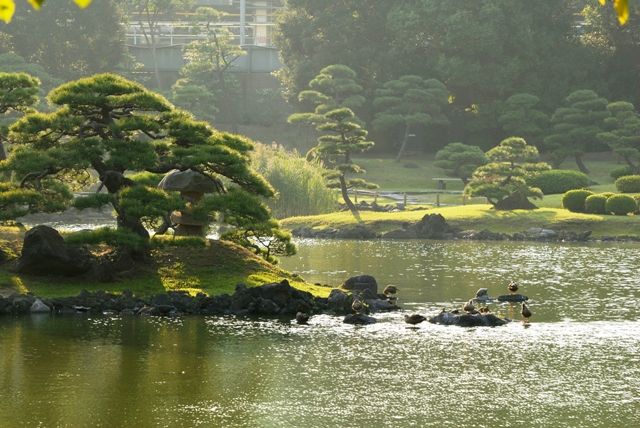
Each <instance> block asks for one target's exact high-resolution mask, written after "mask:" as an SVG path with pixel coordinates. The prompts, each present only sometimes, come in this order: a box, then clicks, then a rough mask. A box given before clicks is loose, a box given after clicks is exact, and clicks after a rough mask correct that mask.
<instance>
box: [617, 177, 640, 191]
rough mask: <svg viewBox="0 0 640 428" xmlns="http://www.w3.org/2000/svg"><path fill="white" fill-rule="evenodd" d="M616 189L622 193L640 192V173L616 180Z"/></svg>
mask: <svg viewBox="0 0 640 428" xmlns="http://www.w3.org/2000/svg"><path fill="white" fill-rule="evenodd" d="M616 189H618V192H620V193H638V192H640V175H625V176H624V177H620V178H618V179H617V180H616Z"/></svg>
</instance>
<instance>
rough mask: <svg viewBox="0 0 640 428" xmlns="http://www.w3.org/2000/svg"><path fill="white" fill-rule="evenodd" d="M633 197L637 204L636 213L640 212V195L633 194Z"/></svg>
mask: <svg viewBox="0 0 640 428" xmlns="http://www.w3.org/2000/svg"><path fill="white" fill-rule="evenodd" d="M633 199H635V201H636V204H638V208H637V209H636V214H640V195H633Z"/></svg>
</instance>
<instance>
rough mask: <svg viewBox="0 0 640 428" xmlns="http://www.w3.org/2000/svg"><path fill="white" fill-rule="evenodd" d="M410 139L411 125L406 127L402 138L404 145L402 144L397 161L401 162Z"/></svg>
mask: <svg viewBox="0 0 640 428" xmlns="http://www.w3.org/2000/svg"><path fill="white" fill-rule="evenodd" d="M408 141H409V125H406V126H405V127H404V138H402V146H400V152H399V153H398V157H396V163H400V159H402V156H403V155H404V151H405V149H406V148H407V142H408Z"/></svg>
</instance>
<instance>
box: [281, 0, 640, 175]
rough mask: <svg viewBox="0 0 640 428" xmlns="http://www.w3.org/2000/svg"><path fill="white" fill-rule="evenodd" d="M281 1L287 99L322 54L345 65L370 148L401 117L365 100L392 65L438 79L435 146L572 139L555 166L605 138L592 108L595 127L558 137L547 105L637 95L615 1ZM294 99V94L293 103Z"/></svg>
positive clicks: (555, 144)
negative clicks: (357, 90)
mask: <svg viewBox="0 0 640 428" xmlns="http://www.w3.org/2000/svg"><path fill="white" fill-rule="evenodd" d="M285 4H286V7H285V8H284V10H283V11H282V13H280V14H279V16H278V19H277V25H276V34H275V36H274V41H275V44H276V45H277V46H278V48H279V50H280V57H281V59H282V61H283V63H284V68H283V69H281V70H280V71H279V72H278V77H279V78H280V81H281V82H282V84H283V86H284V93H285V96H286V97H287V98H288V99H289V101H291V102H294V103H297V96H298V94H299V93H300V92H302V91H304V90H305V89H306V88H307V86H308V84H309V82H310V81H311V80H312V79H313V78H314V77H315V76H316V75H317V74H318V72H319V71H320V70H322V69H323V68H324V67H326V66H328V65H331V64H342V65H344V66H347V67H349V68H351V69H352V70H353V71H354V72H355V73H356V75H357V76H358V79H357V82H358V84H360V85H361V86H362V88H363V90H362V95H363V97H364V98H365V99H366V102H365V103H364V104H363V105H362V106H360V107H357V108H355V109H354V111H355V113H356V114H357V115H358V116H359V117H360V118H362V119H363V120H364V121H365V122H366V123H371V122H372V121H374V119H375V118H376V117H378V119H377V122H378V126H372V127H370V128H369V129H372V130H373V132H372V134H371V136H370V137H371V138H372V140H374V141H376V150H394V151H395V150H398V146H399V142H400V141H403V135H404V133H405V132H406V125H407V124H406V123H405V122H403V123H400V122H397V123H395V126H384V127H382V126H380V125H381V124H382V122H381V119H379V117H380V114H381V109H380V105H379V101H376V100H377V94H378V96H379V93H380V91H381V90H386V91H389V90H390V86H389V85H391V83H389V82H393V81H397V80H399V79H401V78H403V76H417V77H419V78H422V79H425V80H428V79H435V80H436V81H438V82H440V83H441V84H443V85H444V86H445V87H446V89H447V90H448V93H449V100H448V103H447V104H446V105H444V106H443V113H444V114H445V115H446V119H447V120H448V121H449V123H450V124H449V125H446V122H445V121H443V120H440V121H439V125H440V126H430V127H429V129H428V132H423V134H425V133H426V137H424V138H425V143H426V146H427V148H428V149H430V150H432V151H434V152H435V151H437V150H438V149H440V148H442V147H443V146H444V145H445V144H447V143H450V142H455V141H460V142H463V143H465V144H470V145H477V146H480V147H481V148H483V149H484V150H488V149H490V148H492V147H494V146H496V144H497V142H499V141H502V140H503V139H505V138H509V137H511V136H518V137H522V138H525V139H526V141H527V142H528V143H533V144H535V145H536V146H537V147H538V148H539V149H540V150H541V151H545V152H549V151H556V152H557V150H558V148H559V147H560V146H564V147H567V146H571V145H573V148H572V149H571V150H565V151H564V152H563V151H560V152H557V153H556V155H555V156H557V159H556V161H555V164H556V165H557V164H558V162H562V160H563V159H564V158H566V157H568V156H575V154H576V153H578V152H580V151H584V150H606V149H608V148H609V147H608V145H607V144H604V143H603V140H602V139H598V138H596V134H598V133H599V132H603V131H605V129H604V128H602V125H603V122H598V120H596V118H595V117H594V116H593V115H591V116H590V117H589V121H591V122H590V123H591V124H593V125H597V127H598V128H599V129H595V128H591V129H590V132H589V133H587V134H585V136H584V138H579V139H578V140H579V141H577V140H575V138H574V137H575V136H576V135H575V134H576V133H575V132H574V133H573V135H572V136H571V137H569V136H567V135H563V132H564V131H559V130H558V129H565V128H566V126H562V125H561V124H562V123H565V124H566V123H567V122H566V120H565V119H566V118H563V117H562V115H563V113H562V111H559V110H558V109H565V108H566V109H572V108H580V107H579V106H578V107H576V106H575V105H574V104H575V102H574V101H575V100H574V99H573V98H572V97H570V95H571V94H574V93H576V92H577V91H589V93H591V94H595V99H600V100H601V101H598V105H599V107H598V109H599V110H600V111H601V112H602V113H601V114H600V118H599V120H600V121H601V120H602V119H604V118H606V116H607V109H606V105H607V103H608V102H610V101H616V102H628V103H631V104H632V105H638V103H639V102H640V91H639V90H638V89H640V88H638V85H639V84H640V83H639V81H638V79H637V78H635V76H637V74H638V65H637V61H636V58H637V57H638V55H639V54H640V43H638V41H639V40H638V39H639V38H640V24H639V23H640V20H639V19H638V18H639V14H638V11H637V10H630V11H629V13H630V15H629V18H628V20H627V23H626V25H624V26H621V25H620V24H619V22H618V19H617V17H616V10H615V9H614V8H613V7H611V5H607V7H602V6H601V4H600V1H599V0H540V1H537V2H526V1H517V2H513V1H507V0H478V1H474V2H462V3H461V2H457V1H453V0H422V1H415V0H400V1H394V2H388V1H384V0H358V1H355V0H344V1H341V2H339V3H337V2H335V1H331V0H287V1H286V2H285ZM385 85H386V86H385ZM385 88H386V89H385ZM583 95H584V94H583ZM514 96H515V98H514ZM574 97H575V95H574ZM602 100H604V101H602ZM303 101H304V100H303ZM376 103H378V105H376ZM305 107H307V106H305V105H304V102H301V104H300V108H301V110H303V109H305ZM565 113H566V111H565ZM400 114H402V113H400ZM376 115H378V116H376ZM398 117H399V116H398ZM570 117H571V116H570ZM386 119H387V120H386V122H385V123H389V120H388V119H390V117H387V118H386ZM596 122H597V123H596ZM374 123H375V122H374ZM583 125H584V122H581V125H580V127H581V128H583V130H585V129H584V128H586V127H587V125H584V126H583ZM424 126H425V127H426V126H428V125H427V124H424ZM589 126H590V125H589ZM565 134H566V133H565ZM554 135H555V137H552V138H550V137H551V136H554ZM571 139H573V142H571V143H570V142H569V140H571ZM561 140H562V141H561ZM576 161H577V162H578V163H579V162H580V160H579V158H576Z"/></svg>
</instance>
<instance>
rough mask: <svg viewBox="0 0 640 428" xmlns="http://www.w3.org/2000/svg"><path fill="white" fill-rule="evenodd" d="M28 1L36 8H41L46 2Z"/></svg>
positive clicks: (39, 0) (40, 0) (38, 0)
mask: <svg viewBox="0 0 640 428" xmlns="http://www.w3.org/2000/svg"><path fill="white" fill-rule="evenodd" d="M27 1H28V2H29V3H31V6H33V8H34V9H35V10H39V9H40V6H42V3H44V0H27Z"/></svg>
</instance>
